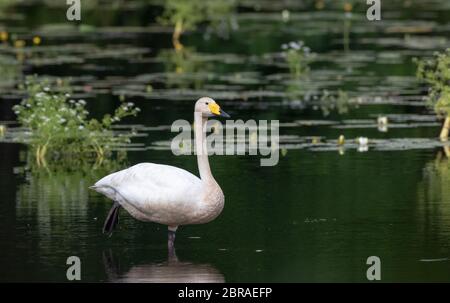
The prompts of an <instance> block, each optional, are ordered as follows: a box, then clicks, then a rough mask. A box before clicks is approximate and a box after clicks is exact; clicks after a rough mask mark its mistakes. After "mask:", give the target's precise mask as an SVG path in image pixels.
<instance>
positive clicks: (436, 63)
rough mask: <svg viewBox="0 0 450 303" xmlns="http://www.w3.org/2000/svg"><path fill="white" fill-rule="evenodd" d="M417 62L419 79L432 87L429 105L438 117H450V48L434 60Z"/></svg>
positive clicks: (437, 54) (428, 99)
mask: <svg viewBox="0 0 450 303" xmlns="http://www.w3.org/2000/svg"><path fill="white" fill-rule="evenodd" d="M416 62H417V65H418V67H417V77H418V78H419V79H420V80H422V81H424V82H426V83H427V84H428V85H429V86H430V88H429V92H428V96H427V97H426V100H427V103H428V104H429V105H430V106H432V107H433V108H434V110H435V112H436V113H437V114H438V115H445V116H450V48H449V49H447V50H446V51H444V52H442V53H436V54H435V57H434V58H433V59H427V60H417V59H416Z"/></svg>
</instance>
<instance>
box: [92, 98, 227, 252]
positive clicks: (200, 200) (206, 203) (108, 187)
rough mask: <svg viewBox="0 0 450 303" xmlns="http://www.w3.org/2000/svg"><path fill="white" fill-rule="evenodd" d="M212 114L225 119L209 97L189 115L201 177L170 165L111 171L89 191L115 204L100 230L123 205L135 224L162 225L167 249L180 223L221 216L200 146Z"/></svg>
mask: <svg viewBox="0 0 450 303" xmlns="http://www.w3.org/2000/svg"><path fill="white" fill-rule="evenodd" d="M211 116H223V117H229V116H228V114H226V113H225V112H223V111H222V110H221V109H220V107H219V105H218V104H217V103H216V102H215V101H214V100H212V99H211V98H208V97H204V98H200V99H199V100H198V101H197V102H196V103H195V113H194V119H195V141H196V142H195V143H196V151H197V164H198V167H199V172H200V178H198V177H197V176H195V175H193V174H192V173H190V172H188V171H186V170H184V169H181V168H177V167H174V166H169V165H162V164H155V163H140V164H136V165H134V166H132V167H130V168H127V169H124V170H121V171H118V172H115V173H112V174H110V175H108V176H106V177H104V178H102V179H101V180H99V181H97V182H96V183H95V185H94V186H92V187H91V188H92V189H94V190H96V191H97V192H99V193H101V194H104V195H105V196H106V197H108V198H109V199H111V200H113V201H114V204H113V207H112V208H111V210H110V212H109V214H108V217H107V219H106V221H105V225H104V227H103V231H104V232H106V233H111V232H112V230H113V229H114V227H115V226H116V224H117V222H118V214H119V209H120V207H123V208H125V210H127V211H128V212H129V213H130V214H131V215H132V216H133V217H134V218H136V219H138V220H141V221H150V222H156V223H161V224H165V225H167V226H168V227H169V231H171V232H169V248H170V247H173V241H174V239H175V234H174V232H175V231H176V229H177V227H178V226H179V225H186V224H201V223H207V222H209V221H211V220H213V219H215V218H216V217H217V216H218V215H219V214H220V213H221V211H222V209H223V206H224V201H225V197H224V195H223V192H222V190H221V188H220V186H219V185H218V184H217V182H216V180H215V179H214V177H213V176H212V173H211V169H210V167H209V162H208V153H207V150H206V144H205V142H206V138H205V137H206V134H205V126H206V122H207V120H208V117H211ZM199 151H200V152H199Z"/></svg>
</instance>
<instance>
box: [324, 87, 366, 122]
mask: <svg viewBox="0 0 450 303" xmlns="http://www.w3.org/2000/svg"><path fill="white" fill-rule="evenodd" d="M319 105H320V109H321V110H322V113H323V115H324V116H328V115H329V114H330V113H331V111H333V110H336V112H337V113H338V114H339V115H343V114H347V113H348V112H349V110H350V109H351V108H352V107H356V106H357V105H358V104H357V100H356V99H355V98H350V97H349V96H348V93H347V92H345V91H343V90H338V92H337V94H333V93H330V92H329V91H328V90H323V91H322V95H321V96H320V98H319Z"/></svg>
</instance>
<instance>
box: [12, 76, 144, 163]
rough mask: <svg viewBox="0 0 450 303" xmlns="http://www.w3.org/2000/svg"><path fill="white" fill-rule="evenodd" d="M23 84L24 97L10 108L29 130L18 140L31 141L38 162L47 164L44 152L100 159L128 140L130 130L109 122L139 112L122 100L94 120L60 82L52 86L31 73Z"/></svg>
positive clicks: (82, 102) (79, 101) (53, 155)
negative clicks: (116, 128) (115, 127)
mask: <svg viewBox="0 0 450 303" xmlns="http://www.w3.org/2000/svg"><path fill="white" fill-rule="evenodd" d="M23 88H24V90H25V92H26V94H27V97H26V98H25V99H23V101H22V102H21V103H20V104H18V105H16V106H14V108H13V109H14V111H15V113H16V115H17V117H18V122H19V123H20V125H21V126H22V127H24V128H26V129H27V130H28V131H29V133H28V134H27V135H26V136H23V137H22V138H20V140H19V141H21V142H25V143H29V144H30V145H31V147H32V149H33V153H34V155H35V157H36V162H37V164H38V165H45V164H46V156H48V157H50V159H58V158H66V159H74V158H80V157H89V156H90V155H95V157H96V158H97V160H99V161H101V160H102V159H103V157H105V156H106V155H109V154H110V153H111V152H112V150H113V148H114V147H115V146H118V145H121V144H126V143H128V142H130V137H131V135H132V134H131V133H130V134H128V133H127V134H117V133H116V132H114V131H113V130H112V126H113V124H115V123H117V122H119V121H121V120H122V119H123V118H125V117H127V116H135V115H136V114H137V113H138V112H139V108H137V107H135V106H134V104H133V103H131V102H129V103H123V104H121V105H120V106H119V107H118V108H117V109H116V110H115V112H114V114H113V115H110V114H106V115H104V116H103V118H102V119H99V120H97V119H95V118H88V116H89V112H88V111H87V110H86V101H84V100H74V99H73V98H72V97H71V95H70V92H62V88H63V84H62V83H60V82H59V83H57V84H56V86H53V87H52V85H51V83H50V82H49V81H42V82H41V81H38V80H37V79H36V78H34V77H30V78H28V79H27V80H26V82H25V85H24V87H23Z"/></svg>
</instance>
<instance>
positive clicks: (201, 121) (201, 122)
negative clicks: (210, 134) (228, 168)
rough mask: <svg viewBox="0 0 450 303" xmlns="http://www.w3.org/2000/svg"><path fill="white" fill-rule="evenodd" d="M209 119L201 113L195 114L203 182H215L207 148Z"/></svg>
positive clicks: (199, 165) (197, 146)
mask: <svg viewBox="0 0 450 303" xmlns="http://www.w3.org/2000/svg"><path fill="white" fill-rule="evenodd" d="M207 121H208V119H207V118H204V117H203V115H202V114H201V113H198V112H195V113H194V122H195V127H194V131H195V148H196V151H197V164H198V170H199V172H200V178H201V179H202V181H205V182H208V181H214V178H213V176H212V173H211V168H210V167H209V161H208V150H207V148H206V122H207Z"/></svg>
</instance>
